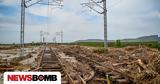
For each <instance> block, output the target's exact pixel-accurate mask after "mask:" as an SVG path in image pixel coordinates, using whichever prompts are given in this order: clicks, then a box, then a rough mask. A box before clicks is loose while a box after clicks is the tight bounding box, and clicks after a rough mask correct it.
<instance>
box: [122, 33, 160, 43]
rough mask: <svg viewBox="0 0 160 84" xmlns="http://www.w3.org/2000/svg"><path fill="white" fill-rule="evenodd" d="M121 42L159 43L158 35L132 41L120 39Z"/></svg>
mask: <svg viewBox="0 0 160 84" xmlns="http://www.w3.org/2000/svg"><path fill="white" fill-rule="evenodd" d="M121 41H122V42H147V41H160V37H158V35H150V36H142V37H138V38H134V39H122V40H121Z"/></svg>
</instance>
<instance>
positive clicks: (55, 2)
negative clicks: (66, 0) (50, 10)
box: [20, 0, 63, 56]
mask: <svg viewBox="0 0 160 84" xmlns="http://www.w3.org/2000/svg"><path fill="white" fill-rule="evenodd" d="M31 1H32V0H27V1H26V0H21V28H20V56H24V31H25V8H29V7H31V6H33V5H35V4H43V5H52V6H56V7H62V6H63V5H61V4H62V3H61V2H62V1H63V0H53V1H52V2H50V3H43V2H42V0H37V1H36V2H34V3H31V4H27V3H29V2H31Z"/></svg>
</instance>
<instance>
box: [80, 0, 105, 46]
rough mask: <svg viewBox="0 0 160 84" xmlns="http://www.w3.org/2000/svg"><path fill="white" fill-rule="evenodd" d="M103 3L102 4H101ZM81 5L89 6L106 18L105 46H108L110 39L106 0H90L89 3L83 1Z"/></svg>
mask: <svg viewBox="0 0 160 84" xmlns="http://www.w3.org/2000/svg"><path fill="white" fill-rule="evenodd" d="M101 3H102V4H103V5H100V4H101ZM81 5H84V6H87V7H88V8H90V9H92V10H93V11H95V12H97V13H99V14H103V17H104V18H103V19H104V48H106V49H107V48H108V41H107V7H106V0H101V1H94V0H89V2H88V3H82V4H81ZM94 6H96V7H99V8H101V9H102V10H103V11H102V12H101V11H99V10H96V9H95V8H94Z"/></svg>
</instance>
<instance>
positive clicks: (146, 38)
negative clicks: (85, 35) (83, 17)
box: [75, 35, 160, 42]
mask: <svg viewBox="0 0 160 84" xmlns="http://www.w3.org/2000/svg"><path fill="white" fill-rule="evenodd" d="M121 41H122V42H142V41H143V42H147V41H160V37H158V35H150V36H142V37H138V38H130V39H121ZM75 42H103V40H102V39H86V40H78V41H75ZM109 42H114V40H109Z"/></svg>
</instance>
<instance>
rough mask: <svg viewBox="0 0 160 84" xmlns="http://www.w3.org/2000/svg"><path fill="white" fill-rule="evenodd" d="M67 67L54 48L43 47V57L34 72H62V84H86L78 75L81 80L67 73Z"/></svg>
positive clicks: (40, 57)
mask: <svg viewBox="0 0 160 84" xmlns="http://www.w3.org/2000/svg"><path fill="white" fill-rule="evenodd" d="M66 67H67V66H66V65H65V64H63V63H62V62H61V59H60V58H59V57H58V55H57V54H56V51H55V50H54V49H53V48H51V47H43V48H42V52H41V55H40V56H39V60H38V65H37V67H36V68H35V69H34V70H32V71H43V72H60V73H61V84H86V83H85V81H84V80H83V79H82V78H81V77H80V76H78V75H77V76H78V78H79V79H76V80H75V79H73V78H72V77H71V76H70V75H69V72H67V71H66Z"/></svg>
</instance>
